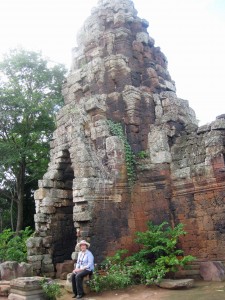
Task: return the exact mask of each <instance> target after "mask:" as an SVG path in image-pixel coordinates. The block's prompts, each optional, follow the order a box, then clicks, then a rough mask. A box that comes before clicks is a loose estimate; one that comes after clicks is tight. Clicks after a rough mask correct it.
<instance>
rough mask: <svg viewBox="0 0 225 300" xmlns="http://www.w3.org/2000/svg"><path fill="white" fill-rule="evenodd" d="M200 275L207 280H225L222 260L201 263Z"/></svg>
mask: <svg viewBox="0 0 225 300" xmlns="http://www.w3.org/2000/svg"><path fill="white" fill-rule="evenodd" d="M200 275H201V276H202V278H203V279H204V280H206V281H225V268H224V265H223V264H222V262H221V261H207V262H201V263H200Z"/></svg>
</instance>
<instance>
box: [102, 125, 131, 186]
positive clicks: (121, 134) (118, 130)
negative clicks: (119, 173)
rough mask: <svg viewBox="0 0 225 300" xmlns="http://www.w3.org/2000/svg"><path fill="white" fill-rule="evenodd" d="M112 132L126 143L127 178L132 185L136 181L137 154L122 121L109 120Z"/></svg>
mask: <svg viewBox="0 0 225 300" xmlns="http://www.w3.org/2000/svg"><path fill="white" fill-rule="evenodd" d="M107 123H108V126H109V129H110V132H111V133H112V134H114V135H116V136H118V137H119V138H120V139H121V140H122V142H123V144H124V151H125V161H126V168H127V180H128V185H129V186H130V187H131V186H132V185H133V184H134V182H135V177H136V176H135V163H136V162H135V155H134V153H133V151H132V149H131V146H130V144H129V142H128V140H127V137H126V135H125V134H124V130H123V127H122V125H121V124H120V123H115V122H113V121H111V120H108V121H107Z"/></svg>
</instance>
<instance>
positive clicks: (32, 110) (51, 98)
mask: <svg viewBox="0 0 225 300" xmlns="http://www.w3.org/2000/svg"><path fill="white" fill-rule="evenodd" d="M65 73H66V70H65V67H64V66H63V65H59V64H53V63H51V62H50V61H48V60H46V59H44V58H42V55H41V53H36V52H32V51H26V50H24V49H14V50H11V51H10V52H9V54H7V55H5V57H4V59H3V61H2V62H0V159H1V162H2V165H1V169H0V176H1V178H2V184H1V186H0V195H1V196H2V192H3V191H4V190H7V192H8V194H9V187H8V183H7V180H6V179H5V178H6V177H8V178H9V179H10V180H9V181H10V184H11V186H12V185H13V186H14V192H13V196H12V197H13V200H14V201H15V202H16V203H17V226H16V231H17V232H18V231H19V230H21V229H22V228H23V209H24V198H25V191H26V186H27V185H29V184H30V183H31V182H34V181H35V180H36V181H37V179H38V178H41V176H42V175H43V173H44V171H45V170H46V168H47V163H48V159H49V141H50V139H51V137H52V133H53V130H54V128H55V118H54V117H55V114H56V112H57V110H58V109H59V108H60V107H61V106H62V104H63V98H62V94H61V86H62V82H63V80H64V76H65ZM12 190H13V188H12V187H11V188H10V191H12Z"/></svg>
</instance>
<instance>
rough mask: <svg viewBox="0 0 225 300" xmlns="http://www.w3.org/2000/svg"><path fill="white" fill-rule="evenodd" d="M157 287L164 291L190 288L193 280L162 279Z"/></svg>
mask: <svg viewBox="0 0 225 300" xmlns="http://www.w3.org/2000/svg"><path fill="white" fill-rule="evenodd" d="M157 285H158V286H159V287H161V288H164V289H183V288H191V287H193V285H194V279H162V280H161V281H160V283H158V284H157Z"/></svg>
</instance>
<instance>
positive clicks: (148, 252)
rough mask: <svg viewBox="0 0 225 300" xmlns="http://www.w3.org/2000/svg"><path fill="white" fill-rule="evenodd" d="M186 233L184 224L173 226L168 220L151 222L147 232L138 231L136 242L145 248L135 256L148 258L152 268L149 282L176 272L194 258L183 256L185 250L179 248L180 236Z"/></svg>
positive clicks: (147, 279) (147, 276)
mask: <svg viewBox="0 0 225 300" xmlns="http://www.w3.org/2000/svg"><path fill="white" fill-rule="evenodd" d="M185 234H186V232H185V231H184V226H183V224H178V225H177V226H175V227H174V228H172V227H171V226H168V223H167V222H163V223H162V224H160V225H154V224H153V223H152V222H149V223H148V230H147V231H146V232H138V233H137V239H136V242H137V243H138V244H141V245H142V247H143V248H142V249H141V250H140V251H139V252H138V253H137V254H135V255H134V258H135V259H139V260H141V261H142V260H143V259H144V260H148V262H149V264H150V266H151V268H150V270H149V272H148V273H147V274H146V281H147V283H153V282H157V281H160V280H161V279H162V278H163V277H165V275H166V274H167V273H169V272H176V271H177V270H178V269H179V267H184V266H185V265H186V264H187V263H188V262H190V261H193V260H194V257H193V256H191V255H188V256H183V250H180V249H178V248H177V243H178V239H179V237H180V236H181V235H185ZM178 257H181V258H178Z"/></svg>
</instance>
